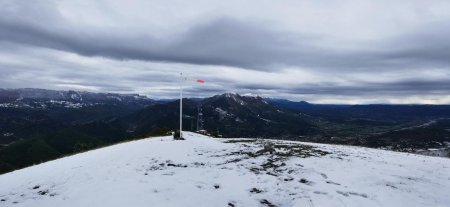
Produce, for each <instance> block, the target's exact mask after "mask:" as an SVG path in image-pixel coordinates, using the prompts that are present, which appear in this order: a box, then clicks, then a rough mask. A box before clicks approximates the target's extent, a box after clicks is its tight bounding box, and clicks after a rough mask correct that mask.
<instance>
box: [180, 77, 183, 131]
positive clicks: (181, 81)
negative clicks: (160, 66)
mask: <svg viewBox="0 0 450 207" xmlns="http://www.w3.org/2000/svg"><path fill="white" fill-rule="evenodd" d="M182 137H183V73H180V138H182Z"/></svg>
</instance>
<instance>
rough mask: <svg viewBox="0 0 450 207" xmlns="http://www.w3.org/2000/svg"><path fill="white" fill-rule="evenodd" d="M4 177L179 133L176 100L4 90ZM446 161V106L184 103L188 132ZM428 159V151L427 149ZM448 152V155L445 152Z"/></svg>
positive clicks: (449, 133) (0, 123)
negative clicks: (420, 154)
mask: <svg viewBox="0 0 450 207" xmlns="http://www.w3.org/2000/svg"><path fill="white" fill-rule="evenodd" d="M0 115H1V116H0V135H1V136H0V144H2V145H1V147H0V173H4V172H9V171H11V170H14V169H18V168H22V167H26V166H29V165H33V164H36V163H40V162H44V161H47V160H51V159H55V158H58V157H61V156H64V155H68V154H73V153H77V152H82V151H86V150H90V149H94V148H97V147H101V146H106V145H110V144H114V143H117V142H122V141H126V140H132V139H139V138H143V137H148V136H156V135H164V134H167V133H169V132H170V131H174V130H176V129H177V128H178V119H179V100H163V101H162V100H153V99H150V98H147V97H145V96H140V95H138V94H113V93H90V92H79V91H52V90H43V89H1V90H0ZM199 129H204V130H206V131H208V132H209V133H210V134H212V135H214V136H220V137H259V138H272V139H287V140H297V141H309V142H321V143H337V144H346V145H359V146H368V147H375V148H385V149H392V150H397V151H409V152H420V151H423V150H426V149H430V148H436V149H439V150H440V151H437V152H436V153H439V154H440V155H442V153H443V156H449V155H448V152H449V146H448V145H449V143H450V106H448V105H320V104H311V103H308V102H304V101H302V102H295V101H289V100H282V99H270V98H261V97H254V96H241V95H239V94H232V93H226V94H222V95H216V96H213V97H208V98H203V99H198V98H196V99H189V98H187V99H184V100H183V130H186V131H196V130H199ZM426 153H429V151H426ZM446 153H447V154H446Z"/></svg>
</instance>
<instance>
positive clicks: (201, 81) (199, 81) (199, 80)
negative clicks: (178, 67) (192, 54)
mask: <svg viewBox="0 0 450 207" xmlns="http://www.w3.org/2000/svg"><path fill="white" fill-rule="evenodd" d="M197 83H205V80H201V79H197Z"/></svg>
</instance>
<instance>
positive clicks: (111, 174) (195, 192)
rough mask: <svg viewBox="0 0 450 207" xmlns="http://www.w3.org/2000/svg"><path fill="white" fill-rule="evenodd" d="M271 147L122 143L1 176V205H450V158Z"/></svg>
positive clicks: (192, 138) (197, 141)
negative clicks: (265, 149)
mask: <svg viewBox="0 0 450 207" xmlns="http://www.w3.org/2000/svg"><path fill="white" fill-rule="evenodd" d="M266 142H269V141H260V140H257V141H255V140H249V139H233V140H232V141H231V142H230V140H229V139H213V138H209V137H205V136H201V135H196V134H192V133H187V140H185V141H173V140H172V139H171V138H170V137H158V138H149V139H144V140H139V141H133V142H128V143H123V144H118V145H114V146H111V147H106V148H102V149H99V150H94V151H89V152H86V153H82V154H78V155H75V156H71V157H66V158H62V159H58V160H55V161H51V162H47V163H44V164H41V165H36V166H33V167H29V168H26V169H23V170H18V171H14V172H11V173H8V174H4V175H0V199H1V201H0V206H33V207H38V206H45V207H52V206H54V207H60V206H99V207H100V206H102V207H103V206H108V207H111V206H131V207H133V206H365V207H368V206H450V194H449V189H450V159H445V158H438V157H426V156H421V155H413V154H406V153H396V152H390V151H382V150H374V149H367V148H359V147H348V146H336V145H322V144H307V143H298V142H281V141H270V142H273V143H274V144H275V145H274V147H275V149H276V151H277V152H276V154H274V155H270V154H269V153H257V151H258V150H261V149H262V148H263V145H264V144H267V143H266ZM310 146H314V147H310Z"/></svg>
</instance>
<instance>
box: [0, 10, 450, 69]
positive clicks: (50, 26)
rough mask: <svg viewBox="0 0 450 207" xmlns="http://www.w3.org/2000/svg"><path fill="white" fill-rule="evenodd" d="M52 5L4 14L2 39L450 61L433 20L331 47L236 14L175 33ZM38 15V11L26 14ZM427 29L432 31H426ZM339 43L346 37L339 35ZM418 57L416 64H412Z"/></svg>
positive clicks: (128, 50)
mask: <svg viewBox="0 0 450 207" xmlns="http://www.w3.org/2000/svg"><path fill="white" fill-rule="evenodd" d="M51 8H52V7H51V6H47V7H42V8H41V9H42V10H43V11H39V10H25V11H27V12H30V11H31V12H33V11H34V12H36V13H38V12H44V13H45V12H49V13H52V12H53V14H52V15H48V16H50V18H49V17H47V16H46V17H44V18H43V20H42V21H36V20H33V21H32V20H30V19H24V18H21V17H20V15H23V14H21V13H14V12H10V13H7V15H9V16H8V17H7V18H1V19H0V40H2V41H7V42H16V43H22V44H30V45H34V46H41V47H48V48H53V49H59V50H65V51H70V52H75V53H78V54H81V55H86V56H104V57H109V58H116V59H137V60H150V61H167V62H181V63H190V64H208V65H227V66H235V67H243V68H247V69H257V70H277V69H278V68H279V67H280V65H281V66H283V65H284V66H298V67H311V68H317V69H322V70H327V69H328V70H330V69H331V70H333V69H340V70H356V69H357V70H364V69H366V70H367V69H378V70H383V69H405V68H408V67H411V66H414V67H449V66H450V58H449V57H450V40H449V38H447V37H448V36H450V22H449V21H443V22H440V23H435V24H431V25H427V27H426V28H421V29H420V30H417V31H409V33H405V34H403V35H401V36H398V37H395V38H391V39H387V40H380V41H376V42H372V43H364V46H361V47H360V48H356V49H355V48H353V49H351V50H349V49H346V48H345V44H347V43H346V42H345V41H342V44H344V45H343V47H327V46H326V45H323V44H322V40H323V39H332V38H333V37H327V36H319V37H317V36H311V35H309V34H296V33H289V32H283V33H282V32H281V31H277V30H274V29H271V28H270V26H271V25H270V24H268V25H257V24H256V23H251V22H242V21H238V20H234V19H232V18H227V17H224V18H219V19H215V20H211V21H210V22H208V23H204V24H200V25H195V24H194V25H193V26H192V28H190V29H189V30H188V31H187V32H184V33H182V34H178V35H176V36H175V37H170V38H166V39H158V38H155V37H152V36H150V35H148V34H147V35H145V34H139V33H138V34H134V33H130V32H128V31H126V30H124V31H118V30H115V31H113V32H110V31H104V30H99V29H97V28H91V27H79V26H77V25H72V24H71V23H70V22H64V18H63V17H62V16H60V15H58V13H57V12H56V11H55V10H54V9H51ZM27 15H29V16H31V17H33V16H34V15H35V14H33V13H31V14H27ZM423 30H426V31H423ZM335 41H336V42H338V43H339V41H341V40H339V39H336V40H335ZM411 63H414V65H411Z"/></svg>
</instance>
